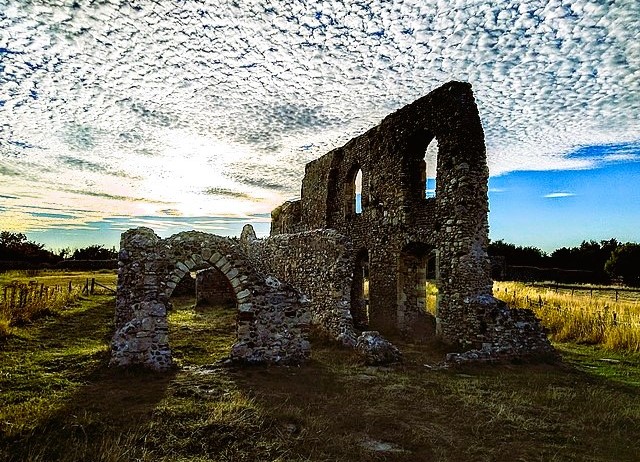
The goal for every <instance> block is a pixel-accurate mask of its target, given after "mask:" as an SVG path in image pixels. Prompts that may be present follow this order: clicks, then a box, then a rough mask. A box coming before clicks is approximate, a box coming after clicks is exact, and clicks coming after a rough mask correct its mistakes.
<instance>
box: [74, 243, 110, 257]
mask: <svg viewBox="0 0 640 462" xmlns="http://www.w3.org/2000/svg"><path fill="white" fill-rule="evenodd" d="M116 258H118V252H117V251H116V249H115V247H112V248H111V249H106V248H104V246H102V245H90V246H89V247H84V248H82V249H76V250H74V251H73V255H71V260H115V259H116Z"/></svg>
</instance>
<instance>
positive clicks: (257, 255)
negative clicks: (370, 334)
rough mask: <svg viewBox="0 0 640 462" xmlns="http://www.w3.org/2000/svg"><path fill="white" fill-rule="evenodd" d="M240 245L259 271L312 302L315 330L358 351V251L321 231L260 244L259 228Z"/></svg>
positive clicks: (244, 236)
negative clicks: (354, 311)
mask: <svg viewBox="0 0 640 462" xmlns="http://www.w3.org/2000/svg"><path fill="white" fill-rule="evenodd" d="M240 244H241V246H242V248H243V251H244V253H245V254H246V255H247V256H248V257H249V259H250V260H251V262H252V263H253V264H254V265H255V267H256V268H258V269H259V270H260V271H262V272H265V273H270V274H273V275H275V276H276V277H277V278H278V279H280V280H282V281H287V283H289V284H291V285H292V286H294V287H295V288H296V289H298V290H300V291H301V292H302V293H304V294H305V295H306V296H307V297H308V298H309V302H308V306H309V309H310V311H311V314H312V322H313V323H314V324H317V325H318V326H320V327H321V328H322V329H323V330H324V331H326V332H327V333H328V334H329V335H330V336H331V337H333V338H335V339H337V340H338V341H340V342H342V343H344V344H345V345H349V346H355V344H356V340H357V333H356V331H355V330H354V326H353V319H352V316H351V312H350V301H349V297H350V291H351V278H352V273H353V262H352V259H351V250H352V249H351V245H350V243H349V241H348V239H347V238H346V237H345V236H343V235H340V234H338V233H337V232H336V231H334V230H315V231H309V232H305V233H296V234H286V235H284V234H283V235H276V236H273V237H270V238H266V239H256V237H255V233H254V232H253V228H252V227H251V226H250V225H245V228H244V230H243V233H242V237H241V239H240Z"/></svg>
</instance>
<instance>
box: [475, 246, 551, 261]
mask: <svg viewBox="0 0 640 462" xmlns="http://www.w3.org/2000/svg"><path fill="white" fill-rule="evenodd" d="M487 251H488V253H489V255H490V256H500V257H504V259H505V263H506V264H507V265H521V266H544V262H545V259H546V257H547V255H546V254H545V253H544V252H543V251H542V250H540V249H538V248H537V247H522V246H516V245H515V244H509V243H507V242H504V241H503V240H498V241H495V242H491V243H490V244H489V247H488V249H487Z"/></svg>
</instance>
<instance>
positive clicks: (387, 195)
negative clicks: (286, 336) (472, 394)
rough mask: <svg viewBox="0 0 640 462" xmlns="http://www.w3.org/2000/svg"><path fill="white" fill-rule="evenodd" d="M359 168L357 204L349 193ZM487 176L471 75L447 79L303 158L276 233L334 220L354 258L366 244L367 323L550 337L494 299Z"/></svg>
mask: <svg viewBox="0 0 640 462" xmlns="http://www.w3.org/2000/svg"><path fill="white" fill-rule="evenodd" d="M434 139H435V140H436V141H437V144H438V155H437V166H436V171H437V179H436V192H435V197H432V198H427V197H426V194H425V190H426V166H425V152H426V149H427V146H428V145H429V144H430V143H431V142H432V141H433V140H434ZM358 170H362V175H363V176H362V192H361V198H360V201H361V205H362V209H361V210H360V211H358V210H356V207H355V205H354V203H355V200H356V198H355V187H354V180H355V177H356V173H357V172H358ZM488 176H489V171H488V167H487V162H486V152H485V145H484V133H483V129H482V123H481V121H480V117H479V114H478V109H477V106H476V104H475V100H474V96H473V92H472V90H471V85H470V84H468V83H462V82H449V83H447V84H445V85H443V86H441V87H440V88H437V89H436V90H434V91H432V92H431V93H429V94H428V95H426V96H424V97H422V98H420V99H418V100H417V101H415V102H413V103H411V104H409V105H407V106H405V107H403V108H402V109H399V110H398V111H396V112H394V113H393V114H390V115H389V116H387V117H386V118H385V119H384V120H383V121H382V122H381V123H380V124H379V125H378V126H376V127H374V128H372V129H370V130H368V131H367V132H366V133H364V134H362V135H360V136H358V137H356V138H354V139H352V140H351V141H349V142H348V143H346V144H345V145H344V146H342V147H340V148H338V149H335V150H333V151H331V152H329V153H327V154H325V155H324V156H322V157H320V158H319V159H316V160H314V161H312V162H310V163H308V164H307V166H306V168H305V175H304V178H303V180H302V189H301V199H300V201H298V202H289V203H285V204H284V205H283V206H281V207H279V208H278V209H276V210H274V213H272V225H271V236H272V237H275V236H277V235H279V234H285V233H300V232H305V231H311V230H314V229H335V230H337V231H338V232H339V233H340V234H343V235H345V236H347V237H348V238H349V239H350V240H351V242H352V249H353V250H352V254H351V255H352V257H351V258H352V259H353V260H354V261H355V260H356V259H357V255H360V254H367V255H368V258H369V262H368V268H369V320H368V321H369V325H370V328H371V329H376V330H379V331H380V332H382V333H390V332H400V333H403V334H405V335H409V336H412V337H414V338H416V337H417V338H416V340H423V339H425V337H428V336H433V335H437V336H439V337H440V338H441V339H442V340H444V341H445V342H448V343H452V344H457V345H459V346H462V347H464V348H466V349H468V350H471V349H480V348H488V347H487V345H491V348H493V349H494V350H498V349H499V350H501V351H506V350H505V346H508V345H510V346H513V347H514V348H515V349H519V348H516V347H515V345H514V344H518V345H524V344H528V342H529V340H531V338H536V342H542V343H541V344H540V345H539V347H540V349H551V346H550V344H549V343H548V341H547V340H546V337H545V338H544V339H542V337H544V335H543V336H542V337H541V336H539V335H538V334H537V333H536V334H535V335H534V334H531V332H529V331H527V332H525V330H522V329H519V328H518V327H517V324H518V323H520V322H521V321H516V319H519V314H514V316H509V315H503V314H501V315H499V316H498V314H497V311H496V310H495V307H496V305H495V303H494V301H493V300H494V299H493V297H492V296H491V293H492V280H491V273H490V263H489V259H488V256H487V252H486V249H487V245H488V220H487V214H488V196H487V184H488ZM418 248H429V249H433V250H434V251H435V253H436V254H437V256H438V262H439V263H438V271H437V286H438V291H439V296H438V307H437V312H436V318H435V329H431V328H429V320H428V319H427V318H425V317H424V308H423V306H422V305H423V298H422V297H421V296H420V295H419V294H417V293H416V292H412V291H411V290H410V287H411V286H412V285H413V282H414V281H417V282H416V285H415V286H416V287H418V286H419V285H420V284H419V282H420V281H418V279H420V280H422V279H423V277H422V273H421V270H418V269H416V265H417V264H422V257H421V256H420V255H417V254H416V253H414V252H412V251H408V252H407V249H418ZM352 302H354V301H352ZM509 319H512V321H509ZM418 324H422V326H421V327H419V328H416V327H417V325H418ZM531 325H533V324H531ZM534 330H535V328H534ZM507 331H508V332H512V333H513V335H511V334H509V335H507V334H505V332H507ZM536 332H538V333H539V332H540V330H539V329H538V331H536ZM532 335H533V337H532ZM507 349H508V348H507Z"/></svg>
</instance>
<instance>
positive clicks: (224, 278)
mask: <svg viewBox="0 0 640 462" xmlns="http://www.w3.org/2000/svg"><path fill="white" fill-rule="evenodd" d="M236 275H237V273H235V274H233V273H231V274H229V275H224V274H223V273H221V272H220V270H218V269H217V268H209V269H206V270H200V271H198V272H197V273H196V280H195V294H196V305H197V306H201V305H207V304H208V305H211V304H216V305H235V303H236V295H235V293H234V291H233V286H232V285H231V283H230V282H229V277H230V278H231V279H233V277H234V276H236ZM186 277H187V276H186V275H185V278H186ZM176 289H177V288H176ZM174 294H175V292H174Z"/></svg>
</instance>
